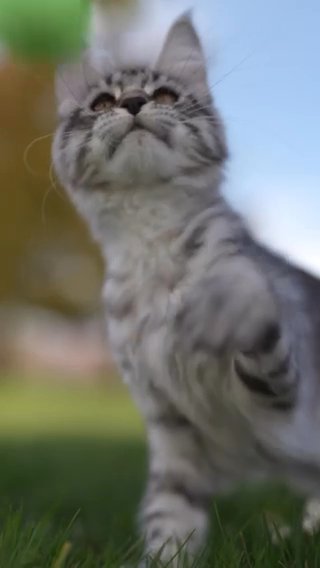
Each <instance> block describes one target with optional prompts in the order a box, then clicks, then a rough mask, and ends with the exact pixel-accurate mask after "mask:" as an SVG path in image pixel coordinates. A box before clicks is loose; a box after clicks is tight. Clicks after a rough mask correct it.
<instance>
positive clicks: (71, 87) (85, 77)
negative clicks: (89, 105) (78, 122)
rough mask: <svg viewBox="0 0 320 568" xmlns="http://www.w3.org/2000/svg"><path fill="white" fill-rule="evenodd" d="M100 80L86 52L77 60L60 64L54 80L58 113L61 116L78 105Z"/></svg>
mask: <svg viewBox="0 0 320 568" xmlns="http://www.w3.org/2000/svg"><path fill="white" fill-rule="evenodd" d="M100 81H101V75H100V73H99V72H98V71H97V70H96V69H95V68H94V67H93V65H92V62H91V59H90V56H89V54H88V53H85V54H84V55H83V56H82V57H81V59H79V60H76V61H70V62H68V63H63V64H62V65H60V66H59V67H58V69H57V72H56V80H55V88H56V97H57V103H58V113H59V115H60V116H62V117H63V116H65V115H67V114H69V113H70V112H71V111H72V110H74V109H76V108H77V107H79V106H80V105H81V104H82V103H83V101H84V100H85V99H86V97H87V96H88V94H89V92H90V90H91V89H92V88H93V87H94V86H98V85H99V83H100Z"/></svg>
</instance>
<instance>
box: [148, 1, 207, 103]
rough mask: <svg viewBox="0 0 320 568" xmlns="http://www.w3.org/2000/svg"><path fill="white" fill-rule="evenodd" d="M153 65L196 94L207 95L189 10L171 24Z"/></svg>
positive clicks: (201, 55) (201, 56)
mask: <svg viewBox="0 0 320 568" xmlns="http://www.w3.org/2000/svg"><path fill="white" fill-rule="evenodd" d="M156 67H157V69H158V70H159V71H161V72H163V73H165V74H166V75H169V76H170V75H171V76H174V77H177V79H179V80H180V81H181V82H182V83H184V84H185V85H187V86H190V87H192V89H193V90H194V91H195V92H196V93H197V95H198V96H199V97H201V98H202V97H205V96H208V95H209V87H208V81H207V66H206V60H205V55H204V51H203V48H202V45H201V42H200V39H199V36H198V34H197V32H196V30H195V27H194V25H193V23H192V19H191V14H190V12H186V13H185V14H183V16H181V17H180V18H179V19H178V20H177V21H176V22H175V23H174V24H173V26H172V28H171V29H170V31H169V33H168V36H167V39H166V42H165V44H164V47H163V49H162V52H161V54H160V57H159V59H158V63H157V66H156Z"/></svg>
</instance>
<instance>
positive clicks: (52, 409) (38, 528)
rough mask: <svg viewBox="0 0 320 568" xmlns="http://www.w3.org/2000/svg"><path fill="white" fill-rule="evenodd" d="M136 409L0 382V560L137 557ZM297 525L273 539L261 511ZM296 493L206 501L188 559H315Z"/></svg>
mask: <svg viewBox="0 0 320 568" xmlns="http://www.w3.org/2000/svg"><path fill="white" fill-rule="evenodd" d="M145 466H146V455H145V446H144V441H143V430H142V426H141V422H140V419H139V417H138V414H137V412H136V411H135V409H134V407H133V405H132V404H131V402H130V400H129V398H128V396H127V395H126V393H125V392H124V391H123V390H121V389H120V388H116V389H108V390H107V389H105V390H104V389H94V388H93V389H89V388H82V389H62V388H58V387H56V388H54V387H52V388H49V387H43V386H42V387H39V386H24V387H23V386H21V385H20V386H19V387H18V386H17V385H16V384H15V383H8V381H5V382H3V384H2V385H1V386H0V568H119V567H120V566H121V565H122V564H129V565H130V566H135V565H136V562H137V558H138V556H139V550H140V549H139V544H138V543H137V536H136V533H135V527H134V515H135V511H136V508H137V506H138V503H139V499H140V496H141V493H142V489H143V484H144V478H145ZM265 509H267V510H272V511H274V512H278V513H281V514H283V515H284V516H285V517H286V518H287V519H289V520H290V521H291V522H292V523H293V524H294V525H295V526H296V528H295V531H294V535H293V537H292V538H290V539H289V540H288V541H287V542H283V543H282V544H281V546H273V545H272V544H271V542H270V537H269V534H268V531H267V529H266V525H265V521H264V515H263V511H264V510H265ZM300 509H301V503H300V502H299V501H298V500H297V499H296V498H293V497H292V496H291V495H289V493H287V492H286V491H284V490H283V489H281V488H277V489H275V488H274V489H273V490H264V491H261V490H260V491H258V490H255V491H252V490H251V491H248V490H242V491H239V492H238V493H237V494H236V495H234V496H232V497H229V498H228V499H219V500H218V501H217V503H216V504H215V506H214V507H213V511H212V521H213V522H212V525H213V528H212V535H211V536H210V539H209V545H208V549H207V550H206V551H205V553H204V555H203V557H202V559H200V560H199V562H197V563H196V565H195V568H196V567H197V568H205V567H212V566H215V567H217V568H273V567H278V568H300V567H301V568H317V567H320V539H317V538H309V539H308V538H306V537H305V536H303V535H302V534H301V532H300V531H299V529H298V528H297V527H298V519H299V514H300Z"/></svg>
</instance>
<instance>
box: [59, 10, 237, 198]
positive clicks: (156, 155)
mask: <svg viewBox="0 0 320 568" xmlns="http://www.w3.org/2000/svg"><path fill="white" fill-rule="evenodd" d="M57 96H58V107H59V116H60V122H59V126H58V129H57V133H56V136H55V142H54V148H53V157H54V164H55V168H56V171H57V173H58V176H59V177H60V180H61V181H62V183H63V184H64V185H65V186H66V187H68V188H69V190H71V191H76V190H77V191H80V192H81V191H86V192H88V190H89V191H90V190H91V191H94V189H103V188H104V187H105V188H107V187H110V185H112V186H130V185H131V184H134V185H139V186H144V185H148V186H150V185H152V184H153V183H163V182H170V181H172V180H173V179H177V177H179V176H187V177H190V176H193V175H197V174H198V173H199V172H200V171H201V170H205V169H209V168H216V169H221V167H222V165H223V163H224V161H225V159H226V156H227V149H226V143H225V138H224V130H223V126H222V124H221V119H220V116H219V114H218V113H217V111H216V110H215V108H214V106H213V103H212V98H211V94H210V89H209V86H208V82H207V69H206V61H205V56H204V53H203V50H202V47H201V44H200V41H199V38H198V35H197V33H196V31H195V29H194V27H193V24H192V22H191V19H190V17H189V16H188V15H185V16H183V17H181V18H180V19H179V20H177V21H176V23H175V24H174V25H173V26H172V28H171V29H170V31H169V34H168V36H167V38H166V41H165V43H164V46H163V48H162V51H161V54H160V56H159V58H158V61H157V63H156V64H155V65H154V66H153V67H152V68H143V69H141V68H127V69H123V68H122V69H115V68H114V67H113V66H112V65H111V64H110V62H109V61H108V59H107V58H106V61H105V63H104V64H103V67H102V68H101V65H100V70H99V72H98V71H97V70H96V69H95V68H94V67H93V66H92V64H90V62H89V60H88V58H86V56H84V57H83V59H82V60H81V61H80V62H79V63H77V64H72V65H66V66H65V67H64V68H63V69H61V70H60V71H59V73H58V80H57Z"/></svg>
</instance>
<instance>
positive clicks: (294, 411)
mask: <svg viewBox="0 0 320 568" xmlns="http://www.w3.org/2000/svg"><path fill="white" fill-rule="evenodd" d="M57 93H58V104H59V114H60V122H59V126H58V129H57V133H56V136H55V141H54V147H53V157H54V164H55V168H56V171H57V173H58V176H59V178H60V180H61V181H62V183H63V184H64V186H65V187H66V189H67V191H68V193H69V194H70V197H71V199H72V201H73V202H74V203H75V205H76V207H77V208H78V210H79V211H80V213H81V214H82V215H83V217H84V218H85V219H86V220H87V222H88V224H89V226H90V228H91V232H92V234H93V235H94V237H95V239H96V240H97V242H98V243H99V245H100V247H101V250H102V253H103V255H104V257H105V260H106V262H107V265H108V270H107V276H106V281H105V285H104V299H105V303H106V308H107V312H108V333H109V338H110V342H111V345H112V348H113V352H114V356H115V359H116V361H117V364H118V366H119V369H120V370H121V373H122V375H123V378H124V380H125V382H126V383H127V384H128V385H129V388H130V390H131V392H132V395H133V398H134V399H135V401H136V403H137V405H138V407H139V409H140V411H141V413H142V415H143V417H144V420H145V424H146V430H147V438H148V444H149V455H150V463H149V480H148V484H147V489H146V494H145V497H144V500H143V504H142V508H141V513H140V524H141V528H142V531H143V535H144V537H145V542H146V551H147V552H148V553H150V554H152V553H155V552H157V551H158V550H159V549H160V548H161V547H162V558H163V559H165V560H168V559H170V558H171V557H172V556H173V555H174V553H175V551H176V550H177V546H179V545H181V544H182V543H186V544H185V546H186V548H187V550H188V552H189V554H190V555H191V556H192V555H194V554H196V553H197V551H198V549H199V548H200V547H201V546H202V544H203V543H204V538H205V535H206V532H207V525H208V509H209V505H210V502H211V498H212V496H214V495H216V494H218V493H220V492H222V491H228V490H229V489H231V488H233V487H234V486H235V485H236V484H237V483H239V482H242V481H244V480H252V481H259V480H274V479H281V480H284V481H286V482H288V484H290V485H292V486H294V487H295V488H297V489H298V490H300V491H302V492H304V493H305V494H306V495H310V496H313V497H320V436H319V431H320V430H319V429H320V376H319V364H320V350H319V349H318V345H317V343H318V341H319V338H320V310H319V307H320V303H319V302H320V285H319V282H318V281H317V280H316V279H315V278H313V277H312V276H309V275H308V274H306V273H304V272H303V271H301V270H299V269H296V268H294V267H292V266H291V265H289V264H288V263H287V262H286V261H284V260H283V259H281V258H278V257H277V256H275V255H273V254H272V253H270V252H269V251H268V250H266V249H265V248H263V247H262V246H260V245H259V244H258V243H257V242H256V241H255V239H254V238H253V237H252V235H251V234H250V232H249V230H248V228H247V227H246V226H245V224H244V223H243V221H242V219H241V218H240V217H239V216H238V215H237V214H236V213H235V212H234V211H233V210H232V209H231V207H230V206H229V205H228V204H227V203H226V201H225V199H224V197H223V196H222V194H221V189H220V188H221V183H222V180H223V177H224V166H225V162H226V159H227V156H228V150H227V144H226V140H225V135H224V128H223V123H222V121H221V118H220V115H219V114H218V112H217V110H216V109H215V107H214V104H213V101H212V97H211V94H210V90H209V87H208V83H207V72H206V63H205V58H204V55H203V51H202V48H201V44H200V41H199V38H198V36H197V33H196V31H195V29H194V27H193V24H192V22H191V20H190V18H189V17H188V16H184V17H182V18H180V19H179V20H178V21H177V22H176V23H175V24H174V25H173V26H172V28H171V30H170V32H169V34H168V37H167V39H166V42H165V45H164V46H163V50H162V53H161V55H160V57H159V59H158V61H157V64H156V65H155V66H154V67H153V68H148V69H138V68H129V69H113V68H112V67H111V66H110V63H109V62H108V61H106V68H105V70H104V71H101V70H100V72H99V73H98V72H97V71H95V70H94V68H93V67H92V66H91V64H90V62H89V61H88V59H87V58H86V56H84V57H83V60H82V61H81V62H79V63H78V64H75V65H66V66H65V67H64V68H63V69H62V70H60V72H59V73H58V87H57Z"/></svg>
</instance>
